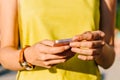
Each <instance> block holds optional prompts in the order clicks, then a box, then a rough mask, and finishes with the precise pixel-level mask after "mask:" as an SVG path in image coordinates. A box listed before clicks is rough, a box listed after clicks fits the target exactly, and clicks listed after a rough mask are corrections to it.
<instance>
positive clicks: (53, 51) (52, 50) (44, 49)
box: [38, 44, 70, 54]
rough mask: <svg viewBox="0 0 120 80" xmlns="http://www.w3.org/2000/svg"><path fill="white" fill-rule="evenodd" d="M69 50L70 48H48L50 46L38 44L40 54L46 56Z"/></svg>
mask: <svg viewBox="0 0 120 80" xmlns="http://www.w3.org/2000/svg"><path fill="white" fill-rule="evenodd" d="M69 48H70V46H67V45H66V46H60V47H50V46H46V45H43V44H39V46H38V49H39V51H40V52H42V53H46V54H58V53H61V52H63V51H65V50H68V49H69Z"/></svg>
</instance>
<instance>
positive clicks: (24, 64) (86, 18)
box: [0, 0, 115, 80]
mask: <svg viewBox="0 0 120 80" xmlns="http://www.w3.org/2000/svg"><path fill="white" fill-rule="evenodd" d="M99 4H100V5H99ZM0 5H1V11H0V12H1V18H0V19H1V22H2V24H1V26H2V30H1V31H2V32H1V35H2V36H1V37H2V38H1V47H2V48H1V50H0V61H1V64H2V65H3V66H4V67H5V68H7V69H10V70H19V73H18V76H17V79H18V80H41V79H42V80H100V74H99V70H98V67H97V65H100V66H102V67H103V68H109V67H110V66H111V65H112V63H113V61H114V50H113V48H112V47H111V46H110V45H111V44H112V39H113V31H114V27H113V26H114V16H115V0H74V1H73V0H50V1H49V0H18V1H17V0H12V1H9V0H1V2H0ZM99 8H100V10H99ZM99 11H100V12H101V13H100V12H99ZM99 13H100V14H101V16H99ZM99 17H101V20H99ZM99 22H100V25H99ZM18 26H19V27H18ZM97 30H101V31H97ZM102 31H103V32H102ZM104 33H105V34H104ZM75 35H76V36H75ZM105 35H106V37H105ZM64 38H72V41H71V43H70V44H69V45H63V46H53V45H54V43H55V42H54V40H57V39H64ZM45 39H48V40H45ZM19 41H20V44H21V47H22V49H18V43H19ZM110 42H111V44H110ZM26 45H29V46H27V47H26ZM20 64H21V65H20Z"/></svg>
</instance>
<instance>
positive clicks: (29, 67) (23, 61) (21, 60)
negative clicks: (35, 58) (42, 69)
mask: <svg viewBox="0 0 120 80" xmlns="http://www.w3.org/2000/svg"><path fill="white" fill-rule="evenodd" d="M28 47H30V46H26V47H25V48H22V49H21V51H20V55H19V64H20V65H21V67H23V68H25V69H26V70H33V68H34V67H35V66H34V65H32V64H31V63H28V62H27V61H26V59H25V55H24V51H25V49H26V48H28Z"/></svg>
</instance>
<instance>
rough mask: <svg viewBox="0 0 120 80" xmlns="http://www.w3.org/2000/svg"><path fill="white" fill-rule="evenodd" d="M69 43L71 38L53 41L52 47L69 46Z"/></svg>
mask: <svg viewBox="0 0 120 80" xmlns="http://www.w3.org/2000/svg"><path fill="white" fill-rule="evenodd" d="M71 41H72V39H71V38H68V39H60V40H55V43H54V46H64V45H69V43H70V42H71Z"/></svg>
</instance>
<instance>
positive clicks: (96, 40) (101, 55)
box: [70, 0, 116, 69]
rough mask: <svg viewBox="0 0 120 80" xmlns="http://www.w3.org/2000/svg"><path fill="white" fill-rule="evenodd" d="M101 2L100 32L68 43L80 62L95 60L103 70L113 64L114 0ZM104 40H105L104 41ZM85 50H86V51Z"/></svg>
mask: <svg viewBox="0 0 120 80" xmlns="http://www.w3.org/2000/svg"><path fill="white" fill-rule="evenodd" d="M100 1H101V8H100V11H101V20H100V30H101V31H88V32H85V33H83V34H80V35H76V36H75V37H73V42H71V43H70V46H71V47H72V48H71V50H72V51H73V52H76V53H78V54H79V55H78V58H79V59H81V60H95V62H96V63H97V64H98V65H100V66H102V67H103V68H105V69H107V68H109V67H110V66H111V65H112V63H113V62H114V58H115V52H114V48H113V47H112V45H113V44H114V41H113V39H114V26H115V6H116V5H115V4H116V1H115V0H100ZM105 35H106V36H105ZM104 39H105V40H104ZM86 48H87V49H86Z"/></svg>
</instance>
